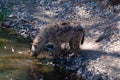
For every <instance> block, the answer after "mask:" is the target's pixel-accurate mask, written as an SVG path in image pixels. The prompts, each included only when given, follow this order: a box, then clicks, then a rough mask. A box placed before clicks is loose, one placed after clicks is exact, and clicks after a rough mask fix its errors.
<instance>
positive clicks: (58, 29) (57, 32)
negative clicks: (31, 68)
mask: <svg viewBox="0 0 120 80" xmlns="http://www.w3.org/2000/svg"><path fill="white" fill-rule="evenodd" d="M48 42H50V43H53V44H54V45H55V53H56V54H55V56H59V55H60V54H61V44H62V43H69V46H70V51H72V52H79V50H80V45H81V44H83V42H84V31H83V28H82V27H81V26H80V25H75V24H74V23H72V22H60V23H55V24H53V25H48V26H45V27H43V28H41V30H40V33H39V34H38V35H37V36H36V37H35V39H34V40H33V44H32V49H31V54H32V56H38V55H39V53H40V52H41V51H42V49H43V46H44V45H45V44H47V43H48Z"/></svg>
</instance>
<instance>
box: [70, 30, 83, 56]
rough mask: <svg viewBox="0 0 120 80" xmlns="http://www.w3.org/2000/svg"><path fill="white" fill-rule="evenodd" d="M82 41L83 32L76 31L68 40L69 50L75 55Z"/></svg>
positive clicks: (78, 52) (78, 51)
mask: <svg viewBox="0 0 120 80" xmlns="http://www.w3.org/2000/svg"><path fill="white" fill-rule="evenodd" d="M83 42H84V33H82V32H78V33H76V36H74V37H73V38H72V39H71V40H70V41H69V45H70V52H71V53H73V52H74V53H75V55H77V54H80V50H81V48H80V45H81V44H83Z"/></svg>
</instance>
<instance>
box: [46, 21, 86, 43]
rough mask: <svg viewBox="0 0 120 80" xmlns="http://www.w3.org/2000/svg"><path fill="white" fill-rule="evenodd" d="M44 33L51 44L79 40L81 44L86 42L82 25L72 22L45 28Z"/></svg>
mask: <svg viewBox="0 0 120 80" xmlns="http://www.w3.org/2000/svg"><path fill="white" fill-rule="evenodd" d="M44 33H46V37H47V38H48V41H50V42H53V43H54V42H58V43H59V42H60V43H62V42H69V41H70V40H71V39H75V40H77V39H78V40H79V41H80V42H81V44H82V43H83V41H84V31H83V28H82V27H81V26H80V25H75V24H73V23H70V22H61V23H56V24H54V25H52V26H47V27H46V28H44Z"/></svg>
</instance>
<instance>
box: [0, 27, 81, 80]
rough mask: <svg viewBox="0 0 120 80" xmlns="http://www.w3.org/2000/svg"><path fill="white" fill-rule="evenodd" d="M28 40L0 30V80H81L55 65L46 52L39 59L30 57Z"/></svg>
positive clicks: (8, 31) (11, 32)
mask: <svg viewBox="0 0 120 80" xmlns="http://www.w3.org/2000/svg"><path fill="white" fill-rule="evenodd" d="M30 42H31V40H30V39H29V38H27V39H24V38H22V37H21V36H19V35H18V34H15V32H14V31H11V30H7V29H6V30H0V80H81V79H77V78H76V75H75V74H74V73H73V72H71V71H65V70H64V69H62V68H61V67H55V66H54V65H53V64H52V62H51V60H52V57H50V56H48V54H47V53H44V54H41V55H40V57H39V59H33V58H32V57H30V55H29V49H30V45H29V43H30ZM48 62H49V63H48Z"/></svg>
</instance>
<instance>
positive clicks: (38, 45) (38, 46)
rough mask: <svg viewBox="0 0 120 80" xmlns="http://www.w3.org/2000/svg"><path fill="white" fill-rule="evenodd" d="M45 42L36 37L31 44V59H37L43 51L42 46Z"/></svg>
mask: <svg viewBox="0 0 120 80" xmlns="http://www.w3.org/2000/svg"><path fill="white" fill-rule="evenodd" d="M45 41H46V40H44V39H43V38H40V37H39V36H37V37H36V38H35V39H34V40H33V43H32V47H31V55H32V57H37V56H38V55H39V54H40V52H41V51H42V50H43V46H44V45H45Z"/></svg>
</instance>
